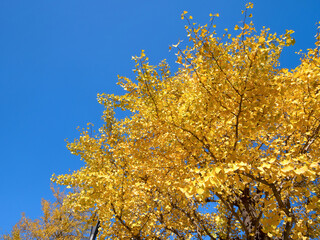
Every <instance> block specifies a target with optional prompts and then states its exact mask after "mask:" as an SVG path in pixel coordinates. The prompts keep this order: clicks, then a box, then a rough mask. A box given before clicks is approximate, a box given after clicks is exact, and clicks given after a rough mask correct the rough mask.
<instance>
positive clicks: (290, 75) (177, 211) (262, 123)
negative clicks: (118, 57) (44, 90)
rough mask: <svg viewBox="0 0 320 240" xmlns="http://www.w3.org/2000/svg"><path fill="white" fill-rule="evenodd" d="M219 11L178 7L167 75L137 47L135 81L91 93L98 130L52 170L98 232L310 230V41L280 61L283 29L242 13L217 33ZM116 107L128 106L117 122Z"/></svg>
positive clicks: (313, 208) (319, 96) (313, 157)
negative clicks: (178, 25)
mask: <svg viewBox="0 0 320 240" xmlns="http://www.w3.org/2000/svg"><path fill="white" fill-rule="evenodd" d="M252 7H253V4H252V3H248V4H247V5H246V10H245V11H244V13H245V14H247V12H246V11H249V10H250V9H251V8H252ZM218 16H219V14H215V15H213V14H210V17H211V23H210V24H208V25H204V26H199V27H196V24H195V23H194V22H192V21H191V20H192V17H191V16H190V15H188V17H187V12H186V11H184V12H183V13H182V15H181V18H182V19H185V21H186V22H187V23H188V24H187V26H186V31H187V38H188V40H189V42H188V43H187V44H186V45H184V43H183V44H182V42H179V43H178V44H175V45H172V46H171V48H170V49H172V50H173V51H175V52H176V55H177V60H176V62H177V63H178V64H179V69H178V70H177V72H175V73H174V74H173V73H171V72H170V69H169V66H168V64H167V63H166V62H165V61H163V62H161V63H160V64H159V65H158V66H152V65H150V64H149V63H148V58H147V57H146V55H145V53H144V52H143V51H142V53H141V55H140V56H136V57H133V60H134V61H135V64H136V66H135V70H134V72H135V74H136V79H134V80H131V79H128V78H125V77H119V85H120V86H122V87H123V88H124V90H125V91H126V94H124V95H122V96H115V95H107V94H101V95H99V97H98V100H99V102H100V103H101V104H103V105H104V107H105V111H104V113H103V119H104V121H105V125H104V126H103V127H101V128H100V129H99V134H97V135H96V136H92V135H91V134H90V133H89V132H88V131H87V130H84V131H83V132H82V134H81V136H80V138H79V139H78V140H75V141H74V142H73V143H69V144H68V148H69V149H70V151H71V152H72V153H74V154H76V155H79V156H80V157H81V158H82V159H83V160H84V161H85V163H86V166H85V167H84V168H82V169H80V170H79V171H76V172H74V173H73V174H67V175H64V176H58V177H55V178H54V179H55V181H56V182H58V183H60V184H64V185H68V186H71V187H78V188H79V189H80V191H79V192H75V193H73V194H70V195H69V198H68V199H67V201H66V204H67V206H72V208H75V209H79V210H80V209H81V210H89V209H94V211H96V213H97V214H98V215H99V218H100V219H101V221H102V228H103V233H102V236H103V237H106V238H112V237H116V238H119V239H130V238H133V239H139V238H140V239H142V238H148V239H168V238H169V237H170V236H173V237H174V238H178V239H191V238H192V237H194V238H199V239H201V237H204V236H210V237H212V238H214V236H219V237H221V236H222V237H223V238H225V239H228V238H229V239H232V238H236V237H243V238H244V239H250V238H253V237H255V236H262V235H264V236H269V237H272V238H275V237H278V238H281V239H286V238H287V239H288V237H289V236H290V237H291V238H292V239H303V238H305V237H306V236H309V235H310V236H311V235H312V236H313V237H318V236H319V231H316V230H317V229H319V219H317V218H316V217H315V216H316V215H317V214H319V208H320V207H319V196H320V190H319V185H318V181H319V160H318V159H319V155H320V148H319V134H320V82H319V76H320V68H319V64H320V60H319V54H318V50H317V49H309V50H308V52H307V53H306V54H305V55H302V57H301V64H300V65H299V66H297V68H295V69H292V70H288V69H282V68H281V66H280V63H279V57H280V54H281V52H282V49H283V48H284V47H286V46H290V45H292V44H294V39H293V38H292V34H293V31H290V30H287V31H286V32H285V33H284V34H282V35H277V34H275V33H270V30H269V29H267V28H262V30H260V31H259V32H258V31H257V30H256V29H255V27H254V25H253V23H252V22H250V23H248V22H245V21H243V22H242V24H238V25H235V27H234V30H235V34H233V32H234V31H233V30H232V31H229V30H228V29H225V32H224V33H223V35H222V36H221V37H219V36H217V33H216V32H215V30H214V28H215V24H213V19H214V17H218ZM245 16H246V15H245ZM249 16H250V15H249ZM187 45H188V46H187ZM116 108H120V109H122V110H125V111H127V112H129V113H130V114H128V117H127V118H125V119H122V120H121V119H116V118H115V111H116V110H115V109H116ZM204 207H208V209H206V210H205V211H204V210H203V208H204Z"/></svg>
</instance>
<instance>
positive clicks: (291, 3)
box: [0, 0, 320, 233]
mask: <svg viewBox="0 0 320 240" xmlns="http://www.w3.org/2000/svg"><path fill="white" fill-rule="evenodd" d="M246 2H247V1H242V0H225V1H221V0H197V1H195V0H193V1H192V0H161V1H160V0H144V1H142V0H134V1H132V0H122V1H121V0H94V1H88V0H86V1H84V0H54V1H53V0H51V1H50V0H32V1H26V0H1V1H0V113H1V115H0V116H1V117H0V125H1V133H0V149H1V151H0V159H1V167H0V189H1V192H0V196H1V198H0V216H1V217H0V233H6V232H8V231H10V229H11V227H12V226H13V225H14V224H15V223H16V222H17V221H18V220H19V218H20V216H21V212H25V213H26V215H27V216H29V217H31V218H36V217H39V216H40V214H41V198H45V199H51V198H52V196H51V192H50V177H51V175H52V174H53V173H56V174H62V173H68V171H69V169H70V170H75V169H78V168H80V167H81V166H82V162H81V161H80V160H79V159H78V158H77V157H74V156H72V155H71V154H70V153H69V152H68V150H67V149H66V143H65V139H66V138H68V139H69V140H73V139H74V138H76V137H78V131H77V130H76V127H77V126H80V127H85V126H86V123H87V122H92V123H94V124H95V127H96V128H98V127H99V126H100V125H101V120H100V116H101V114H102V110H103V108H102V106H100V105H99V104H98V103H97V101H96V94H97V93H102V92H106V93H115V94H117V93H121V89H120V88H119V87H118V86H117V85H116V82H117V75H124V76H128V77H132V76H133V73H132V69H133V67H134V63H133V62H132V61H131V57H132V56H133V55H138V54H139V53H140V51H141V49H144V50H145V51H146V54H147V55H148V57H149V59H150V61H151V63H153V64H156V63H158V62H159V61H160V60H162V59H164V58H166V59H168V60H169V62H171V63H172V62H173V61H174V55H173V53H169V52H168V47H169V45H170V44H175V43H177V42H178V40H179V39H185V30H184V25H185V22H184V21H182V20H180V14H181V13H182V11H184V10H187V11H188V12H189V13H190V14H191V15H192V16H193V17H194V20H195V21H197V22H199V23H201V24H205V23H207V22H208V21H209V13H220V18H218V20H217V22H216V24H217V26H218V29H224V28H229V29H232V28H233V26H234V25H235V24H237V23H239V21H241V20H242V15H241V10H242V9H244V5H245V3H246ZM252 2H253V3H254V4H255V7H254V9H253V11H252V12H253V16H254V17H253V20H254V22H255V25H256V27H257V29H260V28H261V27H262V26H267V27H269V28H271V31H272V32H277V33H284V32H285V29H292V30H294V31H295V34H294V37H295V39H296V45H295V46H294V47H290V48H288V49H287V50H286V51H285V52H284V54H283V56H282V58H281V61H282V66H284V67H289V68H293V67H295V66H296V65H297V64H298V63H299V56H297V55H295V54H294V52H295V51H298V50H300V49H303V50H305V49H307V48H313V47H314V42H315V41H314V40H315V39H314V35H315V33H316V26H315V23H316V22H317V21H320V1H319V0H304V1H301V0H299V1H298V0H268V1H262V0H255V1H254V0H253V1H252Z"/></svg>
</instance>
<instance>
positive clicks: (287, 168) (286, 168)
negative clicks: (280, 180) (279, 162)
mask: <svg viewBox="0 0 320 240" xmlns="http://www.w3.org/2000/svg"><path fill="white" fill-rule="evenodd" d="M293 169H294V168H293V167H292V166H290V165H288V166H285V167H284V168H281V171H282V172H284V173H286V172H290V171H292V170H293Z"/></svg>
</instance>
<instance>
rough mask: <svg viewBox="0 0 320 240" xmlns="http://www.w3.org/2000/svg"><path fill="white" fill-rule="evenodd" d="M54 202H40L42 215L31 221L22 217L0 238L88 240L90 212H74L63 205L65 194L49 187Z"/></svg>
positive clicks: (15, 239) (14, 239) (8, 239)
mask: <svg viewBox="0 0 320 240" xmlns="http://www.w3.org/2000/svg"><path fill="white" fill-rule="evenodd" d="M51 189H52V192H53V196H54V198H55V201H54V202H52V203H51V202H50V201H47V200H44V199H43V200H42V202H41V205H42V213H43V215H42V216H41V217H40V218H38V219H35V220H32V219H30V218H28V217H26V216H25V214H23V215H22V218H21V219H20V221H19V222H18V223H17V224H16V225H15V226H14V227H13V229H12V231H11V233H10V234H6V235H2V236H0V239H3V240H25V239H26V240H33V239H37V240H38V239H39V240H82V239H88V235H89V230H90V225H89V224H91V222H92V221H90V216H91V214H90V212H83V211H82V212H75V211H74V210H73V209H70V208H68V206H66V205H63V200H64V198H65V194H64V193H63V192H60V190H59V188H54V187H53V186H52V187H51Z"/></svg>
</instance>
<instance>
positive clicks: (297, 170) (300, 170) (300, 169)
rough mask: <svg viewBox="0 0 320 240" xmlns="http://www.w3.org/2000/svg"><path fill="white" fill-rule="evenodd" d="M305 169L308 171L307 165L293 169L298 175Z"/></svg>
mask: <svg viewBox="0 0 320 240" xmlns="http://www.w3.org/2000/svg"><path fill="white" fill-rule="evenodd" d="M306 171H308V167H307V166H303V167H301V168H299V169H296V170H294V172H295V173H296V174H299V175H301V174H304V173H305V172H306Z"/></svg>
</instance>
